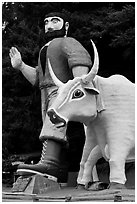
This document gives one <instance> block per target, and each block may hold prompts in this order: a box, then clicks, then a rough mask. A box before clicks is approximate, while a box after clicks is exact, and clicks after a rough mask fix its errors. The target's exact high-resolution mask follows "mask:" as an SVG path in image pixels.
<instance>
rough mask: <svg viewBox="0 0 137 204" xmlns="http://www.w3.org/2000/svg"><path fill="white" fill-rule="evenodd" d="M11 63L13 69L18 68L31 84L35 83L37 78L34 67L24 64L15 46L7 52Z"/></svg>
mask: <svg viewBox="0 0 137 204" xmlns="http://www.w3.org/2000/svg"><path fill="white" fill-rule="evenodd" d="M9 56H10V59H11V64H12V67H13V68H14V69H18V70H20V71H21V72H22V74H23V75H24V76H25V78H26V79H27V80H28V81H29V82H30V83H31V84H32V85H35V83H36V78H37V71H36V69H35V68H33V67H31V66H29V65H27V64H25V63H24V62H23V61H22V58H21V54H20V52H19V51H18V50H17V48H15V47H12V48H11V49H10V53H9Z"/></svg>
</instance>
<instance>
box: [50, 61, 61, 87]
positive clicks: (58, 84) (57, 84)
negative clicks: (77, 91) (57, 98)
mask: <svg viewBox="0 0 137 204" xmlns="http://www.w3.org/2000/svg"><path fill="white" fill-rule="evenodd" d="M48 68H49V72H50V75H51V77H52V79H53V81H54V83H55V84H56V86H58V87H60V86H62V85H63V84H64V83H63V82H61V81H60V80H59V79H58V78H57V77H56V75H55V74H54V72H53V69H52V66H51V63H50V60H49V58H48Z"/></svg>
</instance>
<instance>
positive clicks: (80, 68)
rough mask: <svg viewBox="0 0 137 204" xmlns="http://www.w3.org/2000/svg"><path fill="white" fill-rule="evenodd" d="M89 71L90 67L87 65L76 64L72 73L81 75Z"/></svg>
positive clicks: (77, 75)
mask: <svg viewBox="0 0 137 204" xmlns="http://www.w3.org/2000/svg"><path fill="white" fill-rule="evenodd" d="M88 71H89V67H87V66H75V67H73V68H72V73H73V76H74V77H81V76H83V75H85V74H87V73H88Z"/></svg>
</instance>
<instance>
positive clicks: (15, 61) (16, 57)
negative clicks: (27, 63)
mask: <svg viewBox="0 0 137 204" xmlns="http://www.w3.org/2000/svg"><path fill="white" fill-rule="evenodd" d="M9 56H10V58H11V64H12V67H13V68H15V69H20V67H21V64H22V58H21V54H20V52H19V51H18V50H17V48H16V47H12V48H11V49H10V53H9Z"/></svg>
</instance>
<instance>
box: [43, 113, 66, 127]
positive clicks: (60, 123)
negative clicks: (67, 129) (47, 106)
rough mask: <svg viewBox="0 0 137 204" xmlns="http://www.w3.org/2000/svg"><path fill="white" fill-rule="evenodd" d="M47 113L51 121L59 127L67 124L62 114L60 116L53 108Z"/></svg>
mask: <svg viewBox="0 0 137 204" xmlns="http://www.w3.org/2000/svg"><path fill="white" fill-rule="evenodd" d="M47 114H48V116H49V118H50V120H51V122H52V123H53V124H55V125H56V126H57V127H58V128H59V127H63V126H65V125H66V121H65V120H64V119H63V118H61V117H60V116H58V115H57V114H56V113H55V111H54V110H53V109H51V110H49V111H48V112H47Z"/></svg>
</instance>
